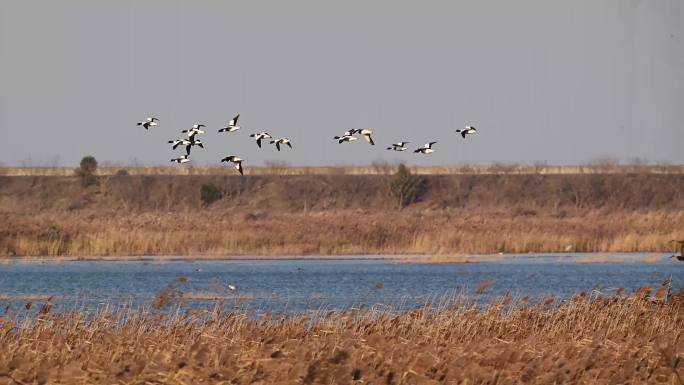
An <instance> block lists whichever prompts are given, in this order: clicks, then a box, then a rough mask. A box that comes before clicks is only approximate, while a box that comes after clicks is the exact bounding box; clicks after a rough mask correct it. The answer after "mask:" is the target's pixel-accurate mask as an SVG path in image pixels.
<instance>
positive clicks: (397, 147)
mask: <svg viewBox="0 0 684 385" xmlns="http://www.w3.org/2000/svg"><path fill="white" fill-rule="evenodd" d="M408 143H411V142H397V143H392V146H391V147H387V149H388V150H394V151H406V150H407V148H406V145H407V144H408Z"/></svg>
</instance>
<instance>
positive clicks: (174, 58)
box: [0, 0, 684, 166]
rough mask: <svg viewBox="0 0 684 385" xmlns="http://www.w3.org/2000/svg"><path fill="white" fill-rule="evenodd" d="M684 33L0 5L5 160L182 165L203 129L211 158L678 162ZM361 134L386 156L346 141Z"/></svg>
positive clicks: (258, 11) (655, 13)
mask: <svg viewBox="0 0 684 385" xmlns="http://www.w3.org/2000/svg"><path fill="white" fill-rule="evenodd" d="M682 20H684V1H681V0H651V1H641V0H601V1H596V0H572V1H569V0H568V1H558V0H518V1H508V0H501V1H492V0H472V1H430V0H427V1H421V2H416V1H412V2H404V1H400V0H393V1H385V0H381V1H370V0H369V1H356V0H350V1H339V2H328V1H309V0H305V1H304V0H289V1H222V2H217V1H173V0H165V1H125V0H117V1H89V0H82V1H78V0H62V1H58V2H57V1H18V0H17V1H14V0H9V1H3V2H0V134H1V135H2V138H3V139H4V140H3V144H4V146H3V150H2V151H0V165H4V166H22V165H23V166H57V165H59V166H72V165H76V164H78V162H79V160H80V159H81V157H82V156H84V155H89V154H90V155H93V156H95V157H96V158H97V159H98V161H99V162H100V163H101V164H113V165H166V164H169V160H170V159H171V158H173V157H175V156H176V155H178V154H180V153H182V151H181V149H178V150H176V151H173V150H172V149H171V146H170V145H168V143H167V141H168V140H171V139H175V138H179V137H181V136H183V135H184V134H181V133H180V130H181V129H184V128H187V127H189V126H191V125H192V124H195V123H203V124H206V125H207V126H208V127H207V130H206V131H207V133H206V134H204V135H203V138H202V139H203V140H204V142H205V149H204V150H202V149H193V152H192V155H191V158H192V159H193V162H194V164H197V165H211V164H218V161H219V160H220V159H221V158H223V157H225V156H227V155H238V156H240V157H242V158H245V159H247V161H246V164H253V165H259V164H264V163H265V162H286V163H288V164H291V165H303V166H317V165H345V164H349V165H351V164H370V163H374V162H384V161H386V162H391V163H394V162H406V163H409V164H416V165H451V164H463V163H469V164H486V163H494V162H510V163H538V162H544V163H548V164H580V163H588V162H592V161H595V160H597V159H606V158H609V159H616V160H621V161H624V162H629V161H633V160H634V159H637V158H638V159H642V160H648V161H651V162H669V163H675V164H681V163H684V146H683V144H684V22H682ZM237 113H240V114H241V115H240V116H241V117H240V121H239V123H240V125H241V126H242V129H241V131H238V132H235V133H230V134H218V133H217V131H218V129H219V128H221V127H223V126H224V125H225V124H226V123H227V122H228V121H229V120H230V118H232V116H233V115H235V114H237ZM148 116H155V117H158V118H159V119H160V122H159V125H158V126H157V127H154V128H152V129H150V130H149V131H145V130H144V129H143V128H141V127H139V126H136V124H135V123H136V122H138V121H140V120H142V119H144V118H146V117H148ZM466 125H473V126H475V127H477V129H478V132H477V134H476V135H473V136H469V137H468V138H467V139H465V140H464V139H462V138H461V137H460V136H459V135H458V134H456V133H455V132H454V131H455V130H456V129H459V128H463V127H464V126H466ZM362 127H369V128H372V129H373V133H374V134H373V136H374V140H375V142H376V145H375V146H370V145H369V144H368V143H366V142H364V141H361V140H360V141H357V142H354V143H344V144H338V143H336V142H335V141H334V140H333V139H332V137H333V136H334V135H339V134H340V133H342V132H344V131H346V130H348V129H350V128H362ZM259 131H268V132H269V133H271V134H273V135H274V136H287V137H289V138H290V139H291V140H292V144H293V147H294V148H293V149H292V150H290V149H285V150H283V151H281V152H277V151H276V150H275V148H274V147H273V146H270V145H269V146H265V148H262V149H259V148H257V146H256V144H255V143H254V141H253V140H251V138H249V134H250V133H254V132H259ZM400 140H406V141H410V142H411V145H410V147H411V149H413V148H414V147H418V146H421V145H422V144H423V143H426V142H428V141H437V142H438V144H437V145H436V146H435V150H436V151H435V153H434V154H430V155H420V154H414V153H413V151H406V152H403V153H397V152H392V151H386V150H385V147H386V146H387V145H389V144H391V143H393V142H396V141H400Z"/></svg>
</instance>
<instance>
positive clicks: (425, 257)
mask: <svg viewBox="0 0 684 385" xmlns="http://www.w3.org/2000/svg"><path fill="white" fill-rule="evenodd" d="M670 254H671V253H663V252H659V251H646V252H602V251H596V252H548V253H545V252H533V253H532V252H531V253H495V254H492V253H486V254H448V255H447V254H402V253H399V254H340V255H335V254H330V255H301V256H297V255H263V256H260V255H235V256H216V257H213V256H206V255H198V256H191V255H144V256H137V255H130V256H88V257H81V256H70V255H69V256H0V264H2V263H3V262H5V263H6V262H19V263H30V262H43V261H47V262H213V261H229V262H233V261H234V262H240V261H249V262H291V261H396V262H400V263H477V262H496V261H507V260H518V259H522V260H524V259H551V258H555V259H560V258H578V259H582V258H587V259H586V260H585V261H584V262H590V259H591V258H593V257H596V258H601V257H603V258H605V259H606V260H605V261H604V260H597V262H611V260H613V261H614V262H630V261H632V260H633V261H634V262H639V261H643V260H649V261H656V258H660V259H663V260H664V259H666V258H668V256H669V255H670ZM639 257H641V258H642V260H639V259H637V258H639Z"/></svg>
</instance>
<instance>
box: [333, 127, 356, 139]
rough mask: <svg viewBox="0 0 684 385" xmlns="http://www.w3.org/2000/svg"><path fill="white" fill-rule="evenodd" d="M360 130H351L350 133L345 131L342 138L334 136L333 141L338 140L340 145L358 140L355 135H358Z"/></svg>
mask: <svg viewBox="0 0 684 385" xmlns="http://www.w3.org/2000/svg"><path fill="white" fill-rule="evenodd" d="M358 131H359V130H356V129H353V128H352V129H351V130H349V131H345V132H344V134H342V136H333V139H336V140H337V142H338V143H344V142H351V141H353V140H357V139H358V138H355V137H354V136H353V135H354V134H355V133H357V132H358Z"/></svg>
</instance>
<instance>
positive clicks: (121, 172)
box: [114, 168, 129, 176]
mask: <svg viewBox="0 0 684 385" xmlns="http://www.w3.org/2000/svg"><path fill="white" fill-rule="evenodd" d="M114 175H116V176H128V175H129V174H128V170H126V169H123V168H122V169H121V170H118V171H117V172H116V174H114Z"/></svg>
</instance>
